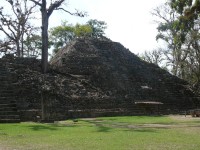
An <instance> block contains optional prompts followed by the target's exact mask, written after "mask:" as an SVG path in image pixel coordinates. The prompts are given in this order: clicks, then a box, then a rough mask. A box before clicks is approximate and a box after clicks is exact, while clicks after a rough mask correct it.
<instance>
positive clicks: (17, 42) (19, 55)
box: [16, 41, 21, 57]
mask: <svg viewBox="0 0 200 150" xmlns="http://www.w3.org/2000/svg"><path fill="white" fill-rule="evenodd" d="M16 46H17V57H21V53H20V46H19V41H16Z"/></svg>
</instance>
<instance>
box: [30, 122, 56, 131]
mask: <svg viewBox="0 0 200 150" xmlns="http://www.w3.org/2000/svg"><path fill="white" fill-rule="evenodd" d="M28 127H29V128H30V129H31V130H34V131H41V130H51V131H55V130H57V127H58V126H54V125H37V124H35V125H29V126H28Z"/></svg>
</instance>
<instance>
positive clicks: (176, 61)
mask: <svg viewBox="0 0 200 150" xmlns="http://www.w3.org/2000/svg"><path fill="white" fill-rule="evenodd" d="M152 14H153V15H154V16H155V17H156V18H157V19H156V21H155V22H156V23H157V25H158V26H157V31H158V34H157V36H156V39H157V40H162V41H163V42H164V44H165V46H164V47H161V48H158V49H155V50H153V51H146V52H144V53H143V54H141V55H140V57H141V58H142V59H143V60H146V61H148V62H151V63H154V64H156V65H159V66H161V67H162V68H165V69H167V70H169V71H170V72H171V73H172V74H174V75H176V76H178V77H180V78H182V79H184V80H187V81H188V82H190V83H191V84H193V85H194V86H195V87H197V88H198V87H199V85H200V31H199V29H200V1H199V0H168V1H167V2H166V3H164V4H163V5H162V6H160V7H157V8H155V9H154V10H153V11H152Z"/></svg>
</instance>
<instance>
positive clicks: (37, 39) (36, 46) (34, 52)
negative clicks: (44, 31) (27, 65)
mask: <svg viewBox="0 0 200 150" xmlns="http://www.w3.org/2000/svg"><path fill="white" fill-rule="evenodd" d="M24 49H25V53H26V56H27V57H38V56H41V49H42V42H41V36H39V35H36V34H31V35H28V36H27V38H26V40H25V41H24Z"/></svg>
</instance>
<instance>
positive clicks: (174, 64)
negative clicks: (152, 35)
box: [152, 2, 187, 77]
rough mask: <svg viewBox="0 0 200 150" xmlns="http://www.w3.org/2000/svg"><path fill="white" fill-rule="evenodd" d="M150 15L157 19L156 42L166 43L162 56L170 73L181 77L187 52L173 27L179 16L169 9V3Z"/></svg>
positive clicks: (177, 31)
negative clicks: (169, 67) (169, 68)
mask: <svg viewBox="0 0 200 150" xmlns="http://www.w3.org/2000/svg"><path fill="white" fill-rule="evenodd" d="M152 14H153V15H154V16H156V17H157V20H156V23H157V24H158V27H157V30H158V34H157V36H156V39H157V40H162V41H164V42H165V43H166V45H167V47H166V48H165V49H163V54H164V55H165V57H166V59H167V63H168V64H169V65H170V64H171V68H172V69H171V72H172V73H173V74H174V75H176V76H179V77H181V76H182V75H181V74H182V71H181V69H180V68H181V67H182V66H183V62H184V60H185V59H186V56H187V52H186V51H185V50H183V49H182V48H183V44H182V43H181V42H180V38H179V37H180V36H179V35H180V34H181V32H179V30H178V29H177V28H174V25H175V24H176V23H177V19H178V18H179V16H180V15H179V14H178V13H176V11H174V10H173V9H171V7H170V3H168V2H167V3H165V4H163V5H162V6H160V7H157V8H156V9H154V10H153V12H152Z"/></svg>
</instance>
